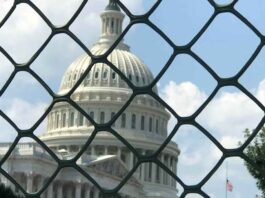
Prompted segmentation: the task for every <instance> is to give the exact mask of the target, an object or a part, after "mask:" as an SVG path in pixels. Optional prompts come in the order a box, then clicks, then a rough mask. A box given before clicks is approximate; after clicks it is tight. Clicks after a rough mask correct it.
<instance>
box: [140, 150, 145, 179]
mask: <svg viewBox="0 0 265 198" xmlns="http://www.w3.org/2000/svg"><path fill="white" fill-rule="evenodd" d="M142 155H145V151H142ZM144 175H145V164H144V163H142V164H141V180H142V181H144V178H145V177H144Z"/></svg>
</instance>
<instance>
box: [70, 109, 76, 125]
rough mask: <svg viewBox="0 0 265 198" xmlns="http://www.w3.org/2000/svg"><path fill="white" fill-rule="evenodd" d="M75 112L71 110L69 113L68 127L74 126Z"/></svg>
mask: <svg viewBox="0 0 265 198" xmlns="http://www.w3.org/2000/svg"><path fill="white" fill-rule="evenodd" d="M74 119H75V113H74V112H71V113H70V127H71V126H74V122H75V120H74Z"/></svg>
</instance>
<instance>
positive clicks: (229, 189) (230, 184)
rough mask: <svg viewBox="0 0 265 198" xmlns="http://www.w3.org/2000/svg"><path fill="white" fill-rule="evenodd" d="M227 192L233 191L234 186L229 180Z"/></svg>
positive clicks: (227, 181)
mask: <svg viewBox="0 0 265 198" xmlns="http://www.w3.org/2000/svg"><path fill="white" fill-rule="evenodd" d="M226 190H227V191H229V192H232V191H233V185H232V183H231V182H230V181H229V180H228V179H227V180H226Z"/></svg>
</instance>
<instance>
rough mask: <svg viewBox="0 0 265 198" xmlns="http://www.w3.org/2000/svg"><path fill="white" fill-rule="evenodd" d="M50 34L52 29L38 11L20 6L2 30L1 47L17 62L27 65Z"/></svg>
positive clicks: (0, 33)
mask: <svg viewBox="0 0 265 198" xmlns="http://www.w3.org/2000/svg"><path fill="white" fill-rule="evenodd" d="M50 33H51V29H50V28H49V26H48V25H47V24H46V23H45V21H44V20H43V19H42V18H41V17H40V16H39V15H38V13H37V12H36V11H34V10H33V9H32V8H31V7H30V6H28V5H27V4H20V5H17V7H16V9H15V10H14V12H13V13H12V15H11V16H10V17H9V18H8V19H7V21H6V23H5V25H4V26H2V27H1V29H0V45H1V47H3V48H4V49H5V50H6V51H7V52H8V53H9V54H10V55H11V56H12V57H13V59H14V60H15V61H16V62H18V63H25V62H27V61H29V59H30V58H31V57H32V56H33V54H34V53H36V51H37V50H38V49H39V48H40V46H41V45H42V44H43V43H44V42H45V41H46V39H47V38H48V37H49V35H50ZM7 38H8V39H7ZM29 43H30V47H29V46H28V45H29Z"/></svg>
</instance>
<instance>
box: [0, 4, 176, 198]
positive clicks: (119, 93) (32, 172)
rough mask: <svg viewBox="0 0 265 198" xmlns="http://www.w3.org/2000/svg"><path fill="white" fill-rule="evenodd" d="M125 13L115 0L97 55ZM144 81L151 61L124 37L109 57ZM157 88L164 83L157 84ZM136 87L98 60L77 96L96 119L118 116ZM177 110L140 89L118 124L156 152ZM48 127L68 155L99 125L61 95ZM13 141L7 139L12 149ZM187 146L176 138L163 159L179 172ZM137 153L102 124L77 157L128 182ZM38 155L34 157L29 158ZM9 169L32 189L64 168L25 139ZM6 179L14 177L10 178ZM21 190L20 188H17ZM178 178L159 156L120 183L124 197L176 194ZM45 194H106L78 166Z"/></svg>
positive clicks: (69, 197)
mask: <svg viewBox="0 0 265 198" xmlns="http://www.w3.org/2000/svg"><path fill="white" fill-rule="evenodd" d="M123 18H124V14H123V13H122V12H121V11H120V8H119V7H118V5H116V3H115V2H113V1H111V0H110V3H109V5H108V6H107V7H106V9H105V10H104V11H103V12H102V13H101V19H102V32H101V35H100V39H99V41H98V42H97V43H96V44H95V45H94V46H93V47H92V49H91V52H92V53H93V54H95V55H100V54H103V53H104V52H106V51H107V49H108V48H109V47H110V46H111V45H112V44H113V42H114V41H115V39H116V38H118V36H119V35H120V34H121V31H122V22H123ZM108 59H109V61H111V62H112V63H113V64H114V65H115V66H116V67H117V68H118V69H119V70H120V71H122V72H123V73H124V75H125V76H126V77H127V78H128V79H129V80H131V82H132V83H133V84H134V85H136V86H145V85H148V84H149V83H150V82H151V81H152V80H153V76H152V73H151V72H150V70H149V69H148V67H147V66H146V65H145V64H143V62H142V61H141V60H140V59H139V58H138V57H136V56H135V55H134V54H132V53H131V52H130V51H129V46H127V45H126V44H125V43H124V42H123V41H121V42H120V43H119V44H118V46H117V47H116V48H115V49H114V50H113V52H112V53H111V54H110V56H109V57H108ZM90 61H91V59H90V57H89V56H88V55H86V54H85V55H82V56H80V57H79V58H78V59H77V60H75V61H74V62H73V63H72V64H71V65H70V66H69V68H68V69H67V71H66V72H65V74H64V77H63V79H62V82H61V87H60V90H59V94H64V93H67V91H69V90H70V89H71V88H72V86H73V85H74V84H75V82H76V81H77V80H78V79H79V77H80V76H82V75H83V73H84V71H85V70H86V69H87V67H88V65H89V63H90ZM153 90H154V91H155V92H157V88H156V87H155V88H153ZM131 93H132V91H131V90H130V89H129V87H128V85H127V84H126V83H125V82H124V81H123V80H122V79H121V77H120V76H118V75H117V74H116V73H115V72H114V71H113V70H112V69H111V68H110V67H109V66H107V65H105V64H101V63H97V64H95V65H94V66H93V67H92V69H91V70H90V72H89V74H88V75H87V76H86V77H85V79H84V81H83V82H82V84H81V85H80V86H79V87H78V88H77V90H76V91H75V92H74V94H73V95H72V99H73V100H74V101H75V102H76V103H77V104H78V105H79V106H80V107H82V108H83V109H84V111H86V113H87V114H88V115H89V116H90V117H91V118H92V119H93V120H94V121H95V122H96V123H106V122H108V121H109V120H111V119H112V117H113V116H114V115H115V113H116V112H118V111H119V110H120V108H121V106H122V105H123V104H124V103H125V101H127V100H128V99H129V97H130V95H131ZM169 118H170V115H169V113H168V112H167V111H166V110H165V109H164V107H163V106H162V105H160V104H159V103H158V102H157V101H156V100H155V99H153V98H152V97H150V96H146V95H144V96H137V97H136V98H135V99H134V100H133V101H132V103H131V105H130V106H129V107H128V108H127V109H126V111H124V112H123V113H122V114H121V116H120V117H119V118H118V119H117V121H116V122H115V124H114V125H112V128H113V129H115V130H116V131H117V132H118V133H119V134H120V135H122V136H123V137H124V138H125V139H126V140H128V141H129V142H130V144H131V145H133V146H134V147H135V148H136V150H137V151H138V152H139V153H141V154H149V153H153V152H154V151H155V150H156V149H157V148H158V147H159V145H160V144H161V143H162V142H163V141H164V140H165V138H166V137H167V123H168V120H169ZM47 123H48V126H47V132H45V133H43V134H42V135H41V136H40V137H39V138H40V139H41V140H42V141H43V142H44V143H45V144H46V145H47V146H48V147H49V148H51V149H52V150H53V151H54V152H55V153H56V154H57V156H59V157H60V158H62V159H68V158H69V159H70V157H71V156H74V155H75V154H76V153H78V151H79V150H81V149H82V146H83V145H84V144H85V142H86V140H87V139H88V138H89V136H90V135H91V133H92V131H93V129H94V127H93V125H92V123H90V122H89V121H88V120H87V119H86V118H85V117H84V116H83V115H82V114H81V113H80V112H78V111H77V110H76V109H74V108H73V107H72V106H71V105H69V104H68V103H65V102H60V103H57V104H56V105H55V106H54V107H53V109H52V111H51V112H50V113H49V115H48V119H47ZM9 146H10V144H7V143H2V144H0V155H4V154H5V152H6V151H7V149H8V148H9ZM179 153H180V151H179V149H178V147H177V144H176V143H174V142H170V143H169V144H168V146H167V147H166V148H165V149H164V150H163V152H162V153H161V155H160V156H159V159H160V160H161V162H163V163H164V164H165V165H166V166H167V167H169V169H171V170H172V172H174V173H176V172H177V161H178V155H179ZM136 160H137V159H136V157H135V156H134V155H133V153H132V152H131V151H130V150H129V149H128V148H127V147H126V146H125V145H123V144H122V143H121V142H120V141H119V140H117V139H116V138H115V137H114V136H113V135H111V134H110V133H107V132H100V133H98V135H97V136H96V138H95V139H94V141H93V142H92V143H91V145H90V146H89V148H88V149H87V150H86V151H85V152H84V154H83V155H82V156H81V157H80V158H79V160H78V161H77V164H78V165H79V166H80V167H81V168H82V169H83V170H84V171H86V172H88V173H89V175H91V177H92V178H93V179H95V181H97V182H98V183H99V184H100V185H101V186H103V187H106V188H112V187H114V186H116V185H117V184H119V183H120V181H121V180H122V179H123V178H124V177H125V176H126V174H127V173H128V172H129V171H130V170H131V169H132V168H133V166H134V165H135V163H136ZM29 162H30V163H29ZM4 166H5V167H4V168H5V170H6V171H7V172H8V173H9V174H10V175H11V176H12V177H14V178H15V179H16V181H18V183H19V184H21V186H22V187H23V188H24V189H25V190H26V191H27V192H37V191H38V190H40V189H41V188H42V186H43V184H44V183H46V181H47V179H48V178H49V176H51V175H52V174H53V172H54V171H55V170H56V168H57V163H56V162H55V161H54V160H53V159H52V158H51V157H50V155H48V153H47V152H45V151H44V150H43V149H42V148H41V147H40V146H39V145H38V144H35V143H19V144H18V145H17V147H16V149H15V151H14V152H13V153H12V155H11V156H10V157H9V160H8V161H7V162H6V163H5V164H4ZM1 182H3V183H6V184H8V185H10V182H9V181H8V180H6V179H5V178H3V177H2V178H1ZM14 190H17V189H14ZM176 194H177V186H176V181H175V180H174V179H172V178H171V177H170V176H169V175H168V174H166V173H165V172H164V171H162V169H160V168H159V167H158V166H157V165H156V164H154V163H144V164H141V165H140V166H139V167H138V169H137V170H136V172H135V174H134V175H133V177H131V179H130V180H129V182H128V183H127V184H126V185H125V186H124V187H123V188H121V190H120V195H121V197H124V198H147V197H149V198H176V197H177V196H176ZM42 197H43V198H89V197H90V198H99V197H102V195H101V193H100V191H99V190H98V189H97V188H96V187H95V186H94V185H92V183H91V182H89V181H88V180H87V179H86V178H84V177H83V176H82V175H81V174H80V173H79V172H77V171H76V170H75V169H73V168H64V169H62V170H61V171H60V172H59V173H58V174H57V176H56V177H55V178H54V180H53V182H52V183H51V185H50V186H49V187H48V189H47V190H46V191H44V193H43V194H42Z"/></svg>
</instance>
